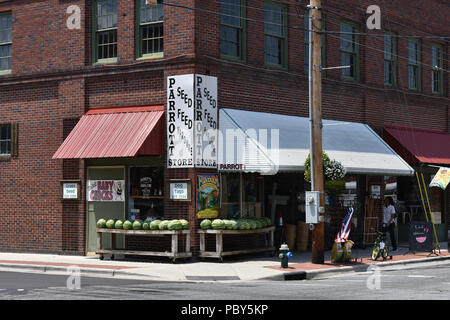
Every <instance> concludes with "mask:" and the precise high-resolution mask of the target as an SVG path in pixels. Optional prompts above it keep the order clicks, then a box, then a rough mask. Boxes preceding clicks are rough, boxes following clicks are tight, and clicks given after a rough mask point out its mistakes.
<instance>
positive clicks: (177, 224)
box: [167, 219, 183, 230]
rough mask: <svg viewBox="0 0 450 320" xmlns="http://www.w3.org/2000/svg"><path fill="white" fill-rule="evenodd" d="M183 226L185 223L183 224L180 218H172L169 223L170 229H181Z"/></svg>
mask: <svg viewBox="0 0 450 320" xmlns="http://www.w3.org/2000/svg"><path fill="white" fill-rule="evenodd" d="M182 228H183V225H182V224H181V222H180V220H177V219H175V220H171V221H170V222H169V224H168V225H167V229H169V230H181V229H182Z"/></svg>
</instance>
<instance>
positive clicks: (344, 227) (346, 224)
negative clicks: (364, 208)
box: [334, 208, 353, 242]
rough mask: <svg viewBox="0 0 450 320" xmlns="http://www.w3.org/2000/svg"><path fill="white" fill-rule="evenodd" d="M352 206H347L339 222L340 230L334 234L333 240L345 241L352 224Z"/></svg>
mask: <svg viewBox="0 0 450 320" xmlns="http://www.w3.org/2000/svg"><path fill="white" fill-rule="evenodd" d="M352 217H353V208H348V210H347V214H346V215H345V217H344V219H343V220H342V223H341V230H339V232H338V234H337V235H336V239H335V240H334V241H335V242H346V241H347V240H348V236H349V235H350V228H351V226H352Z"/></svg>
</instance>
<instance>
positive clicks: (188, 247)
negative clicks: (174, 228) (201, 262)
mask: <svg viewBox="0 0 450 320" xmlns="http://www.w3.org/2000/svg"><path fill="white" fill-rule="evenodd" d="M185 235H186V253H188V252H191V232H190V230H189V232H186V233H185Z"/></svg>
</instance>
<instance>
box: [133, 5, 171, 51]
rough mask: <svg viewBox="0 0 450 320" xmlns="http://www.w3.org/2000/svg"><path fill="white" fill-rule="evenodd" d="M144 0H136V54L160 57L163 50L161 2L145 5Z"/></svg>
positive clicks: (162, 12)
mask: <svg viewBox="0 0 450 320" xmlns="http://www.w3.org/2000/svg"><path fill="white" fill-rule="evenodd" d="M145 3H146V0H137V5H136V8H137V13H136V17H137V25H138V37H137V39H136V49H137V56H138V58H139V57H154V58H160V57H162V56H163V51H164V32H163V20H164V10H163V4H162V3H158V4H157V6H150V5H146V4H145Z"/></svg>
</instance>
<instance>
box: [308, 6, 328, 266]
mask: <svg viewBox="0 0 450 320" xmlns="http://www.w3.org/2000/svg"><path fill="white" fill-rule="evenodd" d="M320 9H321V0H310V5H309V30H310V31H309V35H310V37H309V83H310V84H309V91H310V92H309V96H310V126H311V133H310V134H311V191H319V192H320V205H319V207H321V208H324V207H325V195H324V176H323V162H322V70H321V65H322V62H321V51H322V50H321V38H320V33H319V31H320V30H321V29H322V28H321V25H322V24H321V12H320ZM324 230H325V226H324V222H323V212H321V213H320V216H319V223H317V224H316V225H315V228H314V230H313V231H312V258H311V262H312V263H315V264H323V263H324V236H325V232H324Z"/></svg>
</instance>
